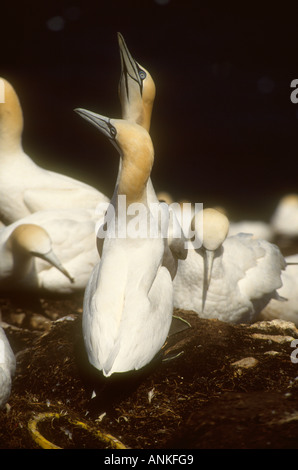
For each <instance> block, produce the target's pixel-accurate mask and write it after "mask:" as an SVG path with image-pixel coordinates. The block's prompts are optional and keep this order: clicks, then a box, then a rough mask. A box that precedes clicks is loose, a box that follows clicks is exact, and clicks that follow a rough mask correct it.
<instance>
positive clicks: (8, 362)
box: [0, 318, 16, 408]
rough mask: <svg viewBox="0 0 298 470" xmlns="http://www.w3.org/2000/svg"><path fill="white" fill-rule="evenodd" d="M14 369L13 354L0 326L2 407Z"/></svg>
mask: <svg viewBox="0 0 298 470" xmlns="http://www.w3.org/2000/svg"><path fill="white" fill-rule="evenodd" d="M0 320H1V318H0ZM15 370H16V359H15V355H14V353H13V351H12V349H11V346H10V344H9V341H8V339H7V337H6V334H5V331H4V330H3V328H2V327H1V326H0V408H3V407H4V406H5V405H6V403H7V402H8V400H9V397H10V394H11V386H12V380H13V376H14V374H15Z"/></svg>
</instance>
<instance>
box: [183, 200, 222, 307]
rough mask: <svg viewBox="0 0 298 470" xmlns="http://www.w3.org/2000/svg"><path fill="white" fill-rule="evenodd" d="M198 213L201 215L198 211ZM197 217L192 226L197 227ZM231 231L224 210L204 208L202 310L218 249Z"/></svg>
mask: <svg viewBox="0 0 298 470" xmlns="http://www.w3.org/2000/svg"><path fill="white" fill-rule="evenodd" d="M198 215H200V214H199V213H198ZM196 217H197V214H196V215H195V216H194V217H193V219H192V223H191V228H192V230H195V229H196ZM228 232H229V220H228V218H227V217H226V216H225V214H223V213H222V212H220V211H218V210H216V209H213V208H208V209H204V210H203V240H202V247H203V249H204V282H203V296H202V311H203V310H204V305H205V301H206V296H207V291H208V287H209V284H210V279H211V274H212V265H213V260H214V256H215V252H216V250H218V248H220V247H221V245H222V244H223V242H224V241H225V239H226V238H227V235H228Z"/></svg>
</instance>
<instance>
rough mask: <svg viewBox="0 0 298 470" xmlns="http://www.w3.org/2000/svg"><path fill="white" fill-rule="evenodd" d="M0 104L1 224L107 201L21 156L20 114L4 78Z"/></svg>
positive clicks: (82, 186)
mask: <svg viewBox="0 0 298 470" xmlns="http://www.w3.org/2000/svg"><path fill="white" fill-rule="evenodd" d="M0 80H1V81H2V83H4V98H5V101H4V103H0V220H1V221H2V222H4V223H5V224H6V225H8V224H10V223H12V222H15V221H16V220H18V219H20V218H22V217H25V216H27V215H29V214H30V213H33V212H36V211H39V210H45V209H46V210H48V209H59V210H60V209H71V208H75V207H76V208H96V207H97V205H98V204H99V203H101V202H106V203H108V202H109V199H108V198H107V197H106V196H105V195H104V194H102V193H101V192H99V191H98V190H97V189H95V188H93V187H92V186H89V185H88V184H85V183H83V182H81V181H78V180H76V179H74V178H71V177H68V176H65V175H62V174H59V173H55V172H53V171H49V170H46V169H43V168H41V167H39V166H38V165H36V164H35V163H34V161H33V160H32V159H31V158H30V157H29V156H28V155H27V154H26V153H25V152H24V150H23V146H22V134H23V112H22V108H21V104H20V101H19V98H18V96H17V94H16V92H15V90H14V88H13V87H12V85H11V84H10V83H9V82H8V81H7V80H5V79H4V78H1V79H0Z"/></svg>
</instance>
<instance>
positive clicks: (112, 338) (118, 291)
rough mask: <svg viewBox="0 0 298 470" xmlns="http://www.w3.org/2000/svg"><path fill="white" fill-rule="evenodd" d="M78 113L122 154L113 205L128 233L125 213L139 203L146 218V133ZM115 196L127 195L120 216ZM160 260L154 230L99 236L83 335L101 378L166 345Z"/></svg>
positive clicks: (168, 304)
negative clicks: (99, 253)
mask: <svg viewBox="0 0 298 470" xmlns="http://www.w3.org/2000/svg"><path fill="white" fill-rule="evenodd" d="M76 111H77V112H78V113H79V114H80V115H81V116H82V117H83V118H85V119H87V120H88V121H90V122H91V123H92V124H94V125H95V126H96V127H97V128H98V129H99V130H100V131H101V132H102V133H103V134H104V135H105V136H106V137H108V138H109V140H110V141H111V142H112V143H113V144H114V145H115V146H116V148H117V150H118V152H119V153H120V156H121V161H122V163H121V166H120V173H119V175H118V178H117V183H116V187H115V191H114V195H113V197H112V200H111V205H112V206H113V208H114V210H115V223H116V225H117V226H118V224H120V227H122V228H123V227H124V228H128V224H129V223H130V221H131V217H130V216H129V215H126V211H127V212H128V211H129V209H130V208H131V207H132V204H134V203H140V204H142V207H143V208H145V213H146V220H147V217H148V216H149V215H150V203H149V201H148V198H147V191H146V186H147V181H148V178H149V177H150V173H151V168H152V164H153V159H154V151H153V145H152V141H151V139H150V136H149V134H148V132H147V131H146V130H145V129H144V128H143V127H141V126H139V125H138V124H136V123H134V122H130V121H125V120H117V119H108V118H106V117H104V116H101V115H98V114H95V113H93V112H90V111H87V110H83V109H77V110H76ZM119 196H125V197H126V205H125V214H123V213H122V212H121V211H120V207H119ZM123 218H124V219H123ZM157 226H158V227H159V230H160V225H159V223H157ZM148 234H149V232H148ZM163 254H164V239H163V238H162V236H161V234H160V232H159V234H158V236H157V237H152V238H151V237H150V236H146V237H140V238H136V237H134V236H133V235H132V234H130V233H129V232H128V231H127V233H126V237H124V238H121V237H119V236H117V234H116V236H114V237H113V236H108V235H106V237H105V238H104V241H103V246H102V256H101V259H100V262H99V263H98V264H97V265H96V267H95V268H94V270H93V273H92V275H91V277H90V280H89V282H88V285H87V288H86V291H85V297H84V308H83V335H84V341H85V346H86V350H87V353H88V358H89V361H90V363H91V364H92V365H93V366H94V367H96V368H97V369H99V370H101V371H102V372H103V374H104V376H106V377H109V376H111V375H112V374H113V373H118V372H120V373H122V372H127V371H131V370H134V369H136V370H138V369H141V368H142V367H144V366H146V365H147V364H148V363H150V362H151V360H152V359H153V358H154V357H155V355H156V354H157V353H158V352H159V351H160V349H161V348H162V346H163V344H164V342H165V340H166V337H167V334H168V332H169V329H170V325H171V321H172V311H173V286H172V281H171V276H170V274H169V271H168V270H167V269H166V268H165V267H163V266H162V260H163Z"/></svg>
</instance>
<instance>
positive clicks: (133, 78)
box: [121, 44, 145, 99]
mask: <svg viewBox="0 0 298 470" xmlns="http://www.w3.org/2000/svg"><path fill="white" fill-rule="evenodd" d="M124 46H125V49H126V52H127V57H128V60H129V62H130V64H131V66H132V68H136V69H137V73H138V75H139V73H140V71H141V72H143V70H142V69H141V68H140V67H139V66H138V64H137V63H136V61H135V60H134V59H131V56H130V54H129V52H128V50H127V47H126V44H124ZM121 55H122V63H123V65H124V66H123V73H124V74H125V86H126V96H127V99H129V92H128V80H127V76H129V77H130V78H131V79H132V80H134V81H135V82H137V83H138V85H139V87H140V91H141V94H142V92H143V79H142V78H141V84H139V82H138V80H137V79H136V78H135V77H133V76H132V75H131V74H130V73H129V72H128V70H127V67H126V63H125V60H124V58H123V53H122V51H121ZM144 73H145V72H144Z"/></svg>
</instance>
